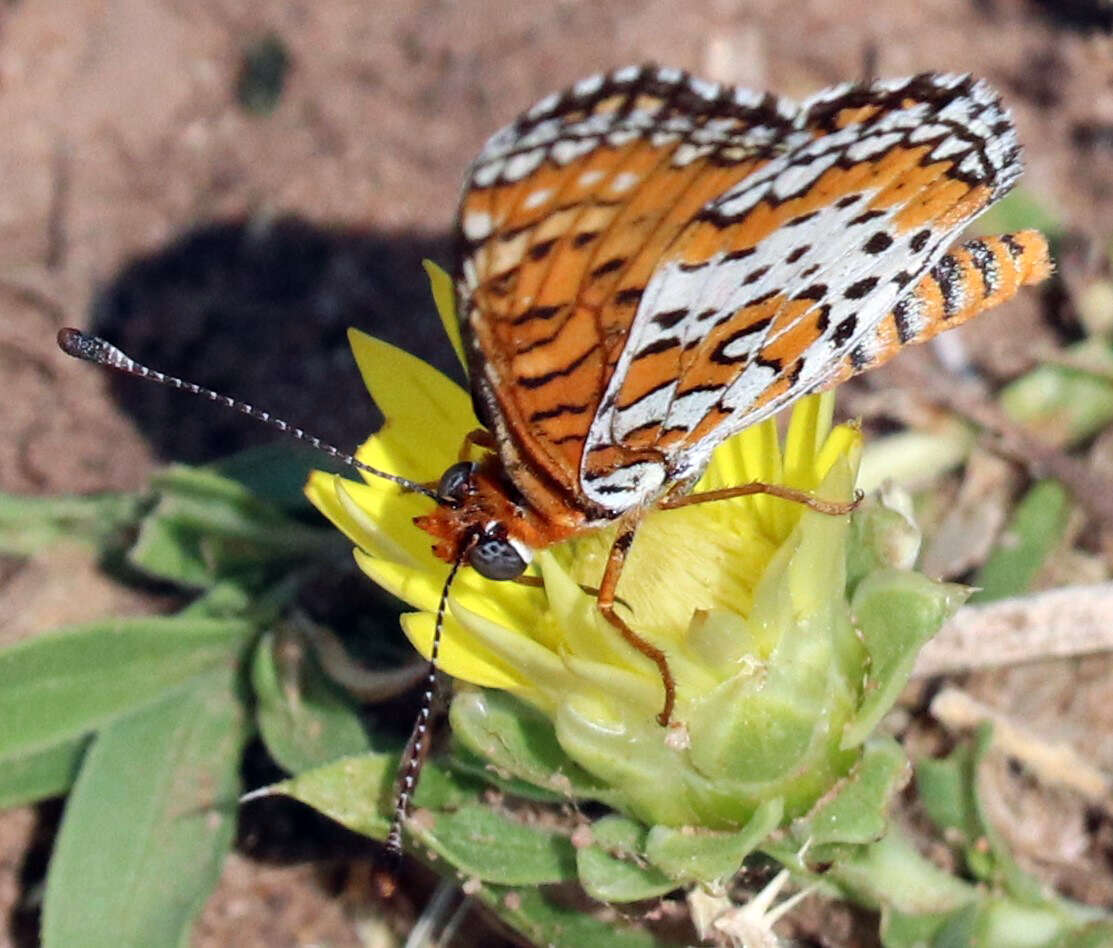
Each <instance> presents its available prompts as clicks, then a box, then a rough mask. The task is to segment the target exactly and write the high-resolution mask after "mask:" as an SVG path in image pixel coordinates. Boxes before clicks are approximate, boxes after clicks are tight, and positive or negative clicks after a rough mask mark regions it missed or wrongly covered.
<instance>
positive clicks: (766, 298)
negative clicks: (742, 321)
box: [742, 289, 781, 309]
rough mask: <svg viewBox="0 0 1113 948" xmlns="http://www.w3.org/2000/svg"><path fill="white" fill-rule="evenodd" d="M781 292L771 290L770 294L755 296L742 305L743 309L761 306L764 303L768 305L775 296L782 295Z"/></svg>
mask: <svg viewBox="0 0 1113 948" xmlns="http://www.w3.org/2000/svg"><path fill="white" fill-rule="evenodd" d="M780 292H781V291H780V290H776V289H774V290H770V291H769V292H768V293H762V294H761V296H755V297H754V298H753V299H752V300H747V301H746V302H745V303H743V304H742V308H743V309H746V308H747V307H749V306H760V305H761V304H762V303H768V302H769V301H770V300H771V299H772V298H773V297H774V296H776V295H777V294H778V293H780Z"/></svg>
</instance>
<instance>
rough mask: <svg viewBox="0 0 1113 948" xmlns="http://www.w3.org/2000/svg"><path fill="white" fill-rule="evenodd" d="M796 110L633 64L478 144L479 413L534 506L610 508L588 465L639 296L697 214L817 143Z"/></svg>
mask: <svg viewBox="0 0 1113 948" xmlns="http://www.w3.org/2000/svg"><path fill="white" fill-rule="evenodd" d="M797 116H798V107H797V106H796V105H795V104H794V103H790V102H788V101H787V100H783V99H779V98H776V97H774V96H771V95H766V94H755V93H751V92H749V91H746V90H737V89H730V88H725V87H721V86H719V85H717V84H714V83H707V82H701V81H699V80H697V79H693V78H691V77H689V76H688V75H687V74H685V73H683V72H681V71H680V70H675V69H658V68H656V67H652V66H646V67H630V68H627V69H620V70H617V71H615V72H612V73H610V74H608V75H605V76H602V75H600V76H594V77H592V78H590V79H586V80H583V81H582V82H580V83H577V84H576V85H575V86H574V87H572V88H570V89H568V90H566V91H565V92H562V93H558V94H554V95H552V96H549V97H548V98H546V99H544V100H542V101H541V102H539V103H538V104H537V105H536V106H534V107H533V108H532V109H530V110H529V111H528V112H527V113H525V114H524V115H523V116H521V117H520V118H519V119H518V120H517V121H516V122H515V123H514V124H512V125H510V126H508V127H507V128H506V129H504V130H503V131H501V132H499V133H497V134H496V135H495V136H493V137H492V138H491V139H490V141H489V142H488V143H487V144H486V146H485V147H484V148H483V150H482V152H481V153H480V155H479V157H478V158H477V159H476V161H475V163H474V164H473V166H472V169H471V173H470V177H469V180H468V183H467V186H466V188H465V193H464V196H463V199H462V201H461V206H460V213H459V232H458V236H459V240H460V244H461V246H460V251H459V253H458V255H457V258H458V261H459V263H458V270H457V274H456V278H457V288H458V304H459V305H458V310H459V312H460V317H461V321H462V324H463V329H464V335H465V339H466V344H467V348H468V352H469V361H470V372H471V378H472V386H473V393H474V396H475V402H476V409H477V414H478V415H479V417H480V418H481V419H482V420H483V421H484V423H485V424H487V425H488V426H489V427H491V428H492V429H493V430H494V431H495V433H496V436H497V441H498V443H499V448H500V452H501V455H502V460H503V463H504V466H505V468H506V470H507V471H508V473H509V474H510V476H511V477H512V478H513V479H514V481H515V483H516V484H517V485H518V487H519V488H520V489H522V490H524V491H525V492H526V494H527V496H529V497H530V499H531V500H533V501H534V502H535V503H539V502H543V500H544V497H543V496H542V495H543V493H544V492H545V491H549V492H553V491H556V492H558V493H559V494H560V495H561V496H562V497H563V498H564V499H565V500H566V501H567V502H568V503H570V504H571V505H572V506H573V507H579V508H580V509H581V510H583V511H584V512H585V514H586V516H587V517H588V519H594V518H601V519H605V518H606V517H607V516H609V515H610V513H609V512H610V510H611V505H610V504H596V503H595V502H594V501H592V500H590V499H588V498H586V497H585V495H584V493H583V488H582V485H581V461H582V457H583V451H584V444H585V441H586V439H587V436H588V431H589V428H590V426H591V424H592V421H593V420H594V419H595V418H596V415H597V413H598V410H599V407H600V405H601V403H602V400H603V396H604V393H605V391H606V390H607V387H608V384H610V383H611V381H612V377H613V373H614V370H615V366H616V364H617V363H618V361H619V359H620V358H621V356H622V354H623V352H624V350H625V347H626V340H627V335H628V333H629V330H630V327H631V325H632V323H633V322H634V318H635V313H636V312H638V310H639V305H640V300H641V297H642V291H643V290H644V288H645V286H646V284H647V282H648V281H649V280H650V278H651V277H652V275H653V274H654V272H655V271H656V270H658V268H659V266H660V264H661V261H662V257H663V255H665V254H666V253H667V252H668V250H669V248H670V247H672V246H673V245H674V244H675V243H676V240H677V238H678V237H679V236H680V235H681V234H682V233H683V232H684V230H685V228H686V227H688V226H689V225H690V224H691V222H692V221H693V220H694V219H695V218H696V217H697V215H698V214H699V213H700V212H701V211H702V210H703V209H705V208H706V207H708V206H710V204H711V203H712V202H714V201H715V200H716V199H718V198H720V197H721V196H722V195H723V194H725V193H728V192H730V191H731V190H732V189H733V188H735V187H736V186H738V185H739V184H740V183H741V182H744V181H745V180H746V179H747V178H748V177H749V176H750V175H752V174H753V173H754V172H755V171H756V170H758V169H759V168H761V167H762V166H763V165H766V164H768V163H769V162H770V161H773V160H775V159H776V157H777V156H778V155H779V154H781V153H783V152H785V151H786V150H788V149H790V148H792V147H794V146H796V145H799V144H802V143H803V142H805V141H808V140H810V139H811V138H812V137H813V134H814V133H812V132H810V131H808V130H804V129H801V128H799V127H798V126H797V125H795V124H794V122H795V119H796V118H797ZM537 484H539V485H540V488H538V489H533V487H532V485H537Z"/></svg>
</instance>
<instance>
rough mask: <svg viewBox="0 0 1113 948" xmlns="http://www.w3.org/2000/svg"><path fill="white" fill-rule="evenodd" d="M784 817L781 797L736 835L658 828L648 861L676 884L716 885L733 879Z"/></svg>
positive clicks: (760, 810)
mask: <svg viewBox="0 0 1113 948" xmlns="http://www.w3.org/2000/svg"><path fill="white" fill-rule="evenodd" d="M783 816H784V801H783V800H782V799H781V798H780V797H775V798H774V799H772V800H766V801H765V802H764V803H762V804H761V805H760V806H759V807H758V808H757V810H756V811H755V812H754V815H753V816H752V817H751V818H750V821H749V822H748V823H747V824H746V826H745V827H744V828H743V829H741V830H739V831H737V832H734V833H713V832H709V831H706V830H704V831H691V830H688V829H686V828H681V829H676V828H674V827H671V826H654V827H653V828H652V829H651V830H650V831H649V836H648V837H647V838H646V842H645V855H646V858H647V859H648V860H649V861H650V862H651V863H652V864H653V865H654V866H656V867H657V868H658V869H660V870H661V871H662V872H663V873H665V875H667V876H668V877H669V878H670V879H673V880H674V881H676V882H704V883H712V882H715V881H717V880H721V879H728V878H730V877H731V876H733V875H734V874H735V873H736V872H737V871H738V870H739V868H741V866H742V861H743V860H744V859H745V858H746V857H747V856H748V855H749V854H750V853H751V852H753V851H754V850H755V849H757V847H758V846H759V845H760V844H761V843H763V842H764V841H765V839H766V837H768V836H769V834H770V833H772V832H773V831H774V830H776V829H777V827H778V826H780V825H781V818H782V817H783Z"/></svg>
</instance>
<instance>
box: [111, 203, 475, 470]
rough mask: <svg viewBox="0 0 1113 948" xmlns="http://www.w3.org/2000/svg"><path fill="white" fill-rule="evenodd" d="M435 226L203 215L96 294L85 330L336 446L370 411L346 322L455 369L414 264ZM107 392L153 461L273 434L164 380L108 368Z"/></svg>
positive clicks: (371, 422)
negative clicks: (391, 231)
mask: <svg viewBox="0 0 1113 948" xmlns="http://www.w3.org/2000/svg"><path fill="white" fill-rule="evenodd" d="M449 246H450V242H449V239H448V237H447V236H445V237H425V236H415V235H406V234H398V235H383V234H376V233H369V232H361V231H351V230H339V229H325V228H320V227H317V226H314V225H312V224H309V223H307V222H305V221H302V220H299V219H294V218H282V219H278V220H273V221H261V220H250V221H241V222H229V223H214V224H206V225H202V226H200V227H198V228H197V229H196V230H194V231H192V232H190V233H188V234H185V235H184V236H182V237H180V238H179V239H177V240H175V241H174V242H173V243H172V244H170V245H168V246H167V247H166V248H165V249H163V250H161V251H159V252H157V253H154V254H151V255H150V256H147V257H144V258H141V259H138V260H135V261H133V262H132V263H130V264H129V265H128V266H127V267H125V268H124V269H123V270H122V271H121V272H120V273H119V275H118V276H117V277H116V278H115V279H114V280H113V281H112V282H111V283H110V284H109V285H108V286H106V287H105V288H104V289H103V290H102V291H101V292H100V293H99V294H98V295H97V297H96V299H95V301H94V304H93V312H92V318H91V326H92V331H93V332H96V333H98V334H100V335H103V336H105V337H106V338H108V339H109V340H110V341H111V342H113V343H114V344H116V345H118V346H120V347H121V348H122V349H124V351H125V352H127V353H128V354H129V355H130V356H132V358H134V359H137V360H138V361H140V362H143V363H145V364H147V365H149V366H151V367H152V368H156V369H159V370H160V371H162V372H165V373H167V374H170V375H176V376H179V377H182V378H185V379H188V380H189V381H193V382H196V383H198V384H199V385H203V386H206V387H208V388H212V389H215V390H216V391H219V392H223V393H226V394H229V395H232V396H235V397H237V398H241V399H244V400H246V401H248V402H250V403H251V404H253V405H256V406H258V407H261V408H265V409H266V410H267V411H270V412H271V413H272V414H275V415H277V416H279V417H281V418H285V419H286V420H288V421H290V422H292V423H293V424H296V425H299V426H300V427H303V428H305V429H306V430H307V431H309V432H310V433H312V434H315V435H317V436H318V437H320V438H322V439H323V440H325V441H330V442H333V443H335V444H337V445H338V446H339V447H342V448H344V449H350V448H354V447H355V445H356V444H358V443H359V442H360V441H362V440H363V439H364V438H365V437H366V436H367V435H368V434H369V433H370V432H371V431H373V430H374V429H375V428H376V427H378V425H379V423H380V420H381V416H379V414H378V412H377V411H376V409H374V408H373V407H372V404H371V401H370V398H369V397H368V395H367V393H366V389H365V388H364V387H363V385H362V384H361V382H360V378H359V373H358V372H357V370H356V367H355V364H354V362H353V360H352V357H351V353H350V351H349V348H348V342H347V339H346V336H345V333H346V331H347V329H348V327H349V326H355V327H357V328H359V329H363V330H365V331H367V332H369V333H371V334H372V335H375V336H378V337H379V338H381V339H385V340H388V341H389V342H392V343H395V344H396V345H399V346H401V347H402V348H405V349H407V350H408V351H410V352H413V353H414V354H416V355H418V356H420V357H421V358H423V359H425V360H427V361H429V362H432V363H433V364H434V365H436V366H437V367H438V368H440V369H442V370H443V371H447V372H450V373H452V374H454V375H455V377H456V378H457V379H460V378H462V376H461V373H460V370H459V366H458V364H457V363H456V359H455V357H454V356H453V354H452V351H451V349H450V348H449V345H448V342H447V340H446V338H445V336H444V333H443V331H442V329H441V326H440V322H439V320H438V319H437V316H436V312H435V310H434V307H433V303H432V298H431V295H430V293H429V287H428V282H427V280H426V277H425V273H424V271H423V269H422V267H421V261H422V259H423V258H426V257H428V258H431V259H433V260H436V261H438V262H439V263H440V264H441V265H442V266H445V267H447V266H448V264H449V254H448V248H449ZM113 392H114V394H115V396H116V398H117V400H118V401H119V403H120V405H121V406H122V407H123V408H124V410H125V411H126V412H127V413H128V414H129V415H130V416H131V417H132V418H133V419H134V421H135V423H136V425H137V426H138V427H139V429H140V430H141V431H142V432H143V434H144V435H145V437H146V438H147V439H148V440H149V442H150V444H151V445H152V447H153V448H154V449H155V451H156V452H157V453H158V455H159V456H161V457H162V458H163V459H164V460H174V461H186V462H190V463H203V462H206V461H211V460H214V459H216V458H221V457H225V456H227V455H228V454H230V453H232V452H234V451H237V450H240V449H242V448H244V447H248V446H252V445H258V444H264V443H268V442H273V441H275V440H279V439H281V435H278V434H276V433H275V432H273V431H268V430H267V429H266V428H264V427H263V426H261V425H259V424H258V423H256V422H253V421H251V420H250V419H248V418H245V417H243V416H241V415H238V414H235V413H233V412H229V411H227V410H226V409H222V408H220V407H218V406H215V405H212V404H209V403H207V402H203V401H201V400H198V399H193V398H190V397H188V396H186V395H183V394H181V393H178V392H175V391H172V390H170V389H165V388H159V387H156V386H153V385H151V384H150V383H145V382H141V381H137V380H134V379H128V378H123V377H119V376H117V377H116V378H115V379H114V382H113Z"/></svg>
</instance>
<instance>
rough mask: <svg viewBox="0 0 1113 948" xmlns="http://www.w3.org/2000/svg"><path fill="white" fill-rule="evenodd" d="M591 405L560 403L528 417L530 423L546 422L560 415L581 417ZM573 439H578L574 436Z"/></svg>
mask: <svg viewBox="0 0 1113 948" xmlns="http://www.w3.org/2000/svg"><path fill="white" fill-rule="evenodd" d="M589 408H591V404H590V403H588V404H586V405H569V404H568V403H567V402H561V403H560V404H559V405H554V406H553V407H552V408H546V409H544V410H542V411H535V412H534V413H533V414H532V415H530V416H529V420H530V421H531V422H538V421H548V420H549V419H550V418H560V417H561V416H562V415H583V414H585V413H586V412H587V411H588V409H589ZM575 437H577V438H578V437H580V436H579V435H575Z"/></svg>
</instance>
